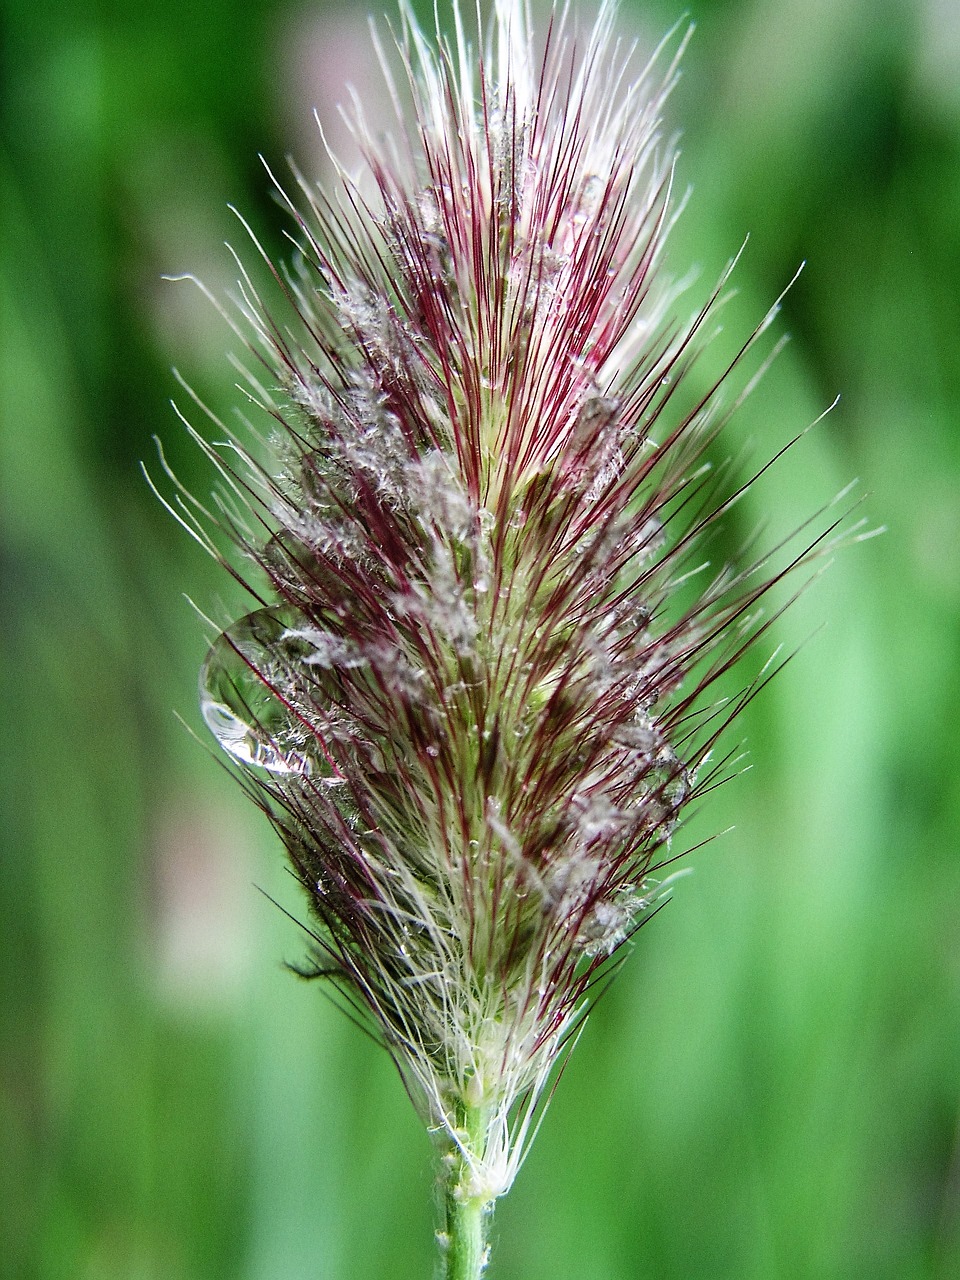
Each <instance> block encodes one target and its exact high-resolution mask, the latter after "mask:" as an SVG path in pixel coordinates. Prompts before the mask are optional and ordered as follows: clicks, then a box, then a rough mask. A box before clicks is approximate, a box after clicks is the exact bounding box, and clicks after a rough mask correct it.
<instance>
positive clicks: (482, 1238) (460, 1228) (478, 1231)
mask: <svg viewBox="0 0 960 1280" xmlns="http://www.w3.org/2000/svg"><path fill="white" fill-rule="evenodd" d="M487 1217H488V1213H487V1206H486V1205H484V1204H483V1202H482V1201H480V1200H461V1199H458V1198H457V1196H456V1194H455V1188H454V1187H451V1186H450V1185H449V1184H448V1185H447V1186H446V1187H445V1188H444V1196H443V1236H442V1237H441V1245H442V1253H443V1262H442V1270H441V1273H440V1274H441V1277H442V1280H480V1277H481V1276H482V1275H483V1265H484V1262H485V1261H486V1219H487Z"/></svg>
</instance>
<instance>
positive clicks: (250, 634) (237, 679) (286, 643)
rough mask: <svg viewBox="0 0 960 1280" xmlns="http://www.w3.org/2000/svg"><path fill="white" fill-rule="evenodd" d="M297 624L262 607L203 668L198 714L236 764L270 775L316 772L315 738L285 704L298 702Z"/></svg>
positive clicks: (227, 634) (219, 642)
mask: <svg viewBox="0 0 960 1280" xmlns="http://www.w3.org/2000/svg"><path fill="white" fill-rule="evenodd" d="M297 622H298V618H297V616H296V615H295V613H294V611H293V610H291V609H289V608H286V607H275V608H270V609H258V610H256V612H254V613H250V614H247V616H246V617H245V618H241V619H240V620H239V622H235V623H234V624H233V626H231V627H228V628H227V630H226V631H224V632H223V634H222V635H220V636H218V637H217V639H216V640H215V641H214V642H213V644H212V645H211V646H210V651H209V652H208V654H207V657H206V660H205V661H204V664H203V666H202V667H201V669H200V710H201V712H202V714H203V718H204V720H205V721H206V724H207V727H208V728H209V729H210V731H211V733H212V734H213V735H214V737H215V738H216V739H217V741H218V742H219V743H220V745H221V746H222V747H223V749H224V750H225V751H227V752H228V753H229V754H230V755H231V756H233V757H234V759H235V760H239V761H240V762H241V763H242V764H246V765H255V766H257V767H258V768H261V769H267V770H269V771H270V772H271V773H299V774H304V775H306V774H309V773H311V772H312V765H311V760H310V751H309V748H310V741H309V739H310V735H309V733H308V731H307V730H306V729H305V727H304V725H303V723H302V721H301V720H300V718H299V717H298V716H297V715H296V713H295V712H294V711H293V710H292V709H291V706H290V705H288V704H289V703H290V701H291V699H292V698H293V697H295V691H296V683H297V665H298V661H297V660H298V657H299V654H298V652H297V650H298V648H299V643H298V642H297V640H296V638H295V637H291V635H290V631H291V629H293V628H295V627H296V625H297Z"/></svg>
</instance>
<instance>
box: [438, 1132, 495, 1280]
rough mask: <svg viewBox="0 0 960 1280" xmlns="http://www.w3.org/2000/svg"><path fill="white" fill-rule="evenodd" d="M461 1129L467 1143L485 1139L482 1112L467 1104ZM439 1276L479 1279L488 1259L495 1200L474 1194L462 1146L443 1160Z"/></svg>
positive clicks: (454, 1279)
mask: <svg viewBox="0 0 960 1280" xmlns="http://www.w3.org/2000/svg"><path fill="white" fill-rule="evenodd" d="M458 1119H459V1120H460V1122H461V1123H460V1125H459V1126H458V1128H459V1132H460V1133H461V1134H462V1135H463V1138H464V1140H465V1143H466V1145H467V1147H468V1149H470V1148H474V1147H475V1144H477V1143H478V1142H482V1141H483V1131H484V1125H483V1116H482V1113H481V1112H480V1111H479V1110H476V1109H473V1108H469V1107H464V1108H463V1111H462V1113H461V1115H460V1116H459V1117H458ZM441 1170H442V1172H441V1189H440V1190H441V1197H442V1198H441V1204H440V1217H441V1223H440V1230H439V1232H438V1233H437V1240H438V1242H439V1245H440V1271H439V1276H440V1280H480V1277H481V1276H482V1275H483V1271H484V1264H485V1263H486V1260H487V1243H486V1237H487V1223H488V1221H489V1219H490V1213H491V1208H492V1202H491V1201H490V1200H487V1199H486V1198H484V1197H482V1196H471V1195H470V1194H469V1188H470V1170H469V1163H468V1161H467V1159H466V1157H465V1156H464V1154H463V1152H462V1151H461V1150H460V1148H459V1147H456V1146H452V1147H450V1148H449V1149H448V1151H447V1152H446V1154H445V1155H444V1157H443V1158H442V1160H441Z"/></svg>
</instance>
